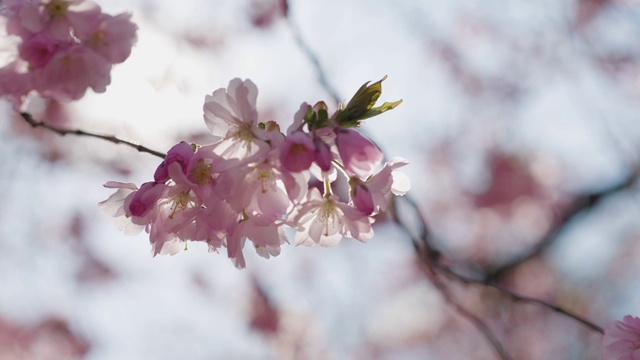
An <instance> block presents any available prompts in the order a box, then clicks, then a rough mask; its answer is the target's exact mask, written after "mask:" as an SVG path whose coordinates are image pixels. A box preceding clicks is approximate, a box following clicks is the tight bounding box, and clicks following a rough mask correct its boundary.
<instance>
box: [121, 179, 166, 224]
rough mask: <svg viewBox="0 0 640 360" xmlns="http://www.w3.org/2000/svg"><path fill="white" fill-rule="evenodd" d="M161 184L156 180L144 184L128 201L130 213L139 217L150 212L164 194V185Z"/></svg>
mask: <svg viewBox="0 0 640 360" xmlns="http://www.w3.org/2000/svg"><path fill="white" fill-rule="evenodd" d="M159 185H160V184H158V183H156V182H154V181H150V182H146V183H144V184H142V185H141V186H140V189H138V190H137V191H136V192H135V194H134V195H133V197H131V200H130V201H128V204H127V207H128V208H129V214H130V215H132V216H137V217H142V216H145V215H146V214H148V213H149V211H150V210H151V209H153V207H155V205H156V202H157V201H158V200H159V199H160V197H161V196H162V194H163V190H164V187H163V186H159Z"/></svg>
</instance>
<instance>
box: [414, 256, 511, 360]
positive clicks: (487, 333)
mask: <svg viewBox="0 0 640 360" xmlns="http://www.w3.org/2000/svg"><path fill="white" fill-rule="evenodd" d="M423 265H426V266H427V269H423V270H425V271H427V276H428V277H429V279H430V280H431V282H432V283H433V285H434V286H435V287H436V288H437V289H438V290H439V291H440V293H441V294H442V296H443V297H444V298H445V300H446V301H447V303H448V304H449V305H451V306H453V308H454V309H455V311H456V312H457V313H458V314H459V315H460V316H462V317H464V318H466V319H467V320H469V321H471V323H473V325H474V326H475V327H476V328H477V329H478V331H479V332H480V333H481V334H482V335H483V336H484V337H485V338H486V339H487V341H488V342H489V343H490V344H491V346H493V348H494V349H495V351H496V353H498V355H499V356H500V358H501V359H503V360H511V359H512V357H511V356H510V355H509V353H508V352H507V350H506V349H505V348H504V346H503V345H502V343H501V342H500V340H499V339H498V338H497V337H496V335H495V334H494V333H493V331H491V328H489V326H488V325H487V324H485V322H484V321H483V320H482V319H481V318H480V317H479V316H477V315H475V314H473V313H472V312H471V311H469V310H468V309H467V308H465V307H464V306H462V305H461V304H460V303H459V302H458V301H456V300H455V299H454V298H453V296H452V295H451V294H450V293H449V290H448V289H447V287H446V285H445V284H443V283H442V282H441V281H440V279H438V277H437V276H438V275H437V274H434V273H433V268H432V267H431V265H430V264H429V263H427V262H423Z"/></svg>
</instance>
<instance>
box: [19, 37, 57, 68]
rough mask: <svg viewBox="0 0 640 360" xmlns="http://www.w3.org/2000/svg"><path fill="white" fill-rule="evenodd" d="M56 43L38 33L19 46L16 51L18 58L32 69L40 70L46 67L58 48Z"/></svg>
mask: <svg viewBox="0 0 640 360" xmlns="http://www.w3.org/2000/svg"><path fill="white" fill-rule="evenodd" d="M59 47H60V46H59V44H58V42H57V41H56V40H55V39H53V38H52V37H51V36H49V35H47V34H44V33H38V34H35V35H33V36H31V37H30V38H29V39H27V40H25V41H24V42H22V44H20V46H19V48H18V50H19V52H20V57H21V58H22V59H24V60H26V61H27V62H29V65H30V66H31V67H32V68H41V67H44V66H45V65H47V63H48V62H49V60H51V58H52V57H53V56H54V55H55V54H56V51H57V50H58V48H59Z"/></svg>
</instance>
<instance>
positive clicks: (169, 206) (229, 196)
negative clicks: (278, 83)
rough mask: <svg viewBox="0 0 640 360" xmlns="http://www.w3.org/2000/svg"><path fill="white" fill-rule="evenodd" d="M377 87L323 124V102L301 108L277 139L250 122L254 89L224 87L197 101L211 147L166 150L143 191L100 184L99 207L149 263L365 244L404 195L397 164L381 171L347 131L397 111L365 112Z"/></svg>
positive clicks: (274, 128) (234, 84) (272, 129)
mask: <svg viewBox="0 0 640 360" xmlns="http://www.w3.org/2000/svg"><path fill="white" fill-rule="evenodd" d="M383 80H384V79H382V80H380V81H378V82H376V83H374V84H371V85H369V83H366V84H364V85H363V86H362V87H361V88H360V90H358V92H357V93H356V94H355V96H354V97H353V98H352V99H351V100H350V101H349V102H348V103H347V105H346V106H341V107H340V108H339V109H338V110H337V111H336V112H335V113H333V115H331V116H329V113H328V111H327V106H326V105H325V104H324V103H323V102H319V103H317V104H315V105H314V106H310V105H308V104H306V103H304V104H302V106H301V107H300V110H299V111H298V112H297V113H296V114H295V116H294V120H293V124H292V125H291V126H289V127H288V129H287V131H286V133H283V132H281V131H280V126H279V125H278V124H277V123H276V122H274V121H268V122H266V123H265V122H259V121H258V112H257V110H256V106H255V105H256V98H257V94H258V90H257V88H256V86H255V85H254V84H253V83H252V82H251V81H250V80H244V81H243V80H240V79H233V80H231V82H230V83H229V86H228V87H227V88H226V89H225V88H222V89H218V90H216V91H214V92H213V93H212V94H211V95H207V96H206V98H205V103H204V121H205V123H206V125H207V127H208V128H209V130H210V132H211V133H212V134H213V135H214V136H215V137H216V139H218V141H216V142H215V143H212V144H209V145H202V146H201V145H197V144H188V143H186V142H184V141H183V142H180V143H178V144H176V145H174V146H173V147H172V148H171V149H170V150H169V151H168V153H167V155H166V157H165V159H164V161H162V163H161V164H160V165H159V166H158V168H157V170H156V172H155V174H154V178H153V180H152V181H149V182H146V183H144V184H142V185H141V186H140V187H139V188H138V187H137V186H136V185H134V184H130V183H120V182H108V183H107V184H106V185H105V187H107V188H112V189H116V192H115V193H114V194H113V195H111V196H110V197H109V198H108V199H107V200H105V201H103V202H102V203H101V206H102V207H103V209H105V211H107V212H108V213H109V214H110V215H112V216H114V217H115V218H116V221H117V222H118V223H119V225H120V227H121V228H122V229H123V230H125V232H126V233H130V234H135V233H139V232H140V231H142V230H143V229H144V230H145V231H146V232H147V233H148V234H149V238H150V242H151V245H152V252H153V254H154V255H156V254H175V253H177V252H179V251H181V250H182V249H184V248H186V244H187V242H188V241H202V242H205V243H206V244H208V247H209V250H210V251H215V252H218V251H219V250H220V249H221V248H226V251H227V255H228V257H229V258H230V259H231V260H232V261H233V263H234V264H235V266H236V267H238V268H244V267H245V259H244V256H243V248H244V246H245V244H246V243H247V241H248V242H249V243H250V244H251V246H252V247H253V248H255V250H256V251H257V253H258V254H259V255H260V256H263V257H265V258H269V257H270V256H276V255H278V254H279V253H280V246H281V245H282V244H284V243H288V239H287V232H291V233H295V234H294V235H293V236H294V240H295V243H296V244H298V245H300V244H301V245H307V246H311V245H315V244H319V245H321V246H334V245H336V244H338V243H339V242H340V240H341V239H342V238H343V237H344V236H346V237H351V238H354V239H357V240H359V241H362V242H366V241H368V240H369V239H371V237H372V236H373V230H372V227H371V226H372V223H373V222H374V215H376V214H378V213H380V212H381V211H384V210H385V209H386V208H387V204H388V202H389V200H390V197H391V196H392V195H404V194H405V193H406V192H407V191H408V190H409V187H410V184H409V181H408V179H407V178H406V176H404V174H402V173H398V172H396V171H395V170H396V169H397V168H399V167H401V166H404V165H406V164H407V161H406V160H404V159H400V158H394V159H391V160H390V161H388V162H386V163H384V164H382V162H383V154H382V152H381V151H380V150H379V149H378V148H377V147H376V145H375V144H374V143H373V142H372V141H371V140H369V139H368V138H366V137H365V136H364V135H363V134H362V133H360V132H359V131H358V130H357V127H358V126H359V125H360V123H361V121H362V120H364V119H366V118H369V117H372V116H375V115H378V114H381V113H383V112H385V111H387V110H389V109H392V108H394V107H396V106H397V105H398V104H400V102H401V101H396V102H387V103H384V104H383V105H381V106H378V107H374V105H375V103H376V101H377V99H378V97H379V96H380V93H381V82H382V81H383ZM340 177H344V179H345V180H348V181H345V182H344V184H348V191H344V194H339V192H338V191H336V181H337V179H339V178H340ZM287 228H289V229H290V230H288V231H285V230H286V229H287Z"/></svg>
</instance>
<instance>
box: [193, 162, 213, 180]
mask: <svg viewBox="0 0 640 360" xmlns="http://www.w3.org/2000/svg"><path fill="white" fill-rule="evenodd" d="M189 180H191V181H193V182H194V183H196V184H198V185H200V186H202V185H205V184H211V182H212V179H211V164H207V163H205V162H204V160H200V161H199V162H198V165H197V166H196V167H194V168H193V170H191V173H189Z"/></svg>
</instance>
